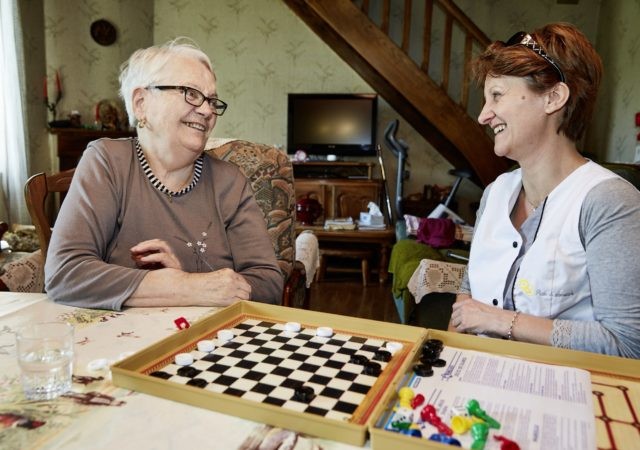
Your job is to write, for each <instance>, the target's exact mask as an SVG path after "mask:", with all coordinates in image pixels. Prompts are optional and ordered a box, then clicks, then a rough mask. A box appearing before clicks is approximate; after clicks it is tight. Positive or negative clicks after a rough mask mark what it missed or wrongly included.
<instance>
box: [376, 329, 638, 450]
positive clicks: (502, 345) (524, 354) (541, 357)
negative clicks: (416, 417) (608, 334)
mask: <svg viewBox="0 0 640 450" xmlns="http://www.w3.org/2000/svg"><path fill="white" fill-rule="evenodd" d="M427 331H428V336H427V339H431V338H433V339H440V340H442V342H443V343H444V345H445V346H451V347H456V348H460V349H466V350H476V351H481V352H485V353H491V354H495V355H500V356H505V357H511V358H516V359H523V360H527V361H531V362H538V363H545V364H554V365H558V366H567V367H575V368H579V369H584V370H587V371H589V372H590V373H591V383H592V390H601V388H600V387H599V386H602V385H610V386H624V388H625V389H626V390H627V391H626V394H627V397H628V398H631V399H635V402H633V404H631V403H628V404H625V403H626V401H625V402H623V401H619V402H617V403H616V405H615V407H616V408H618V407H619V408H623V409H624V410H627V409H629V408H634V407H635V410H634V412H633V414H635V415H636V417H637V415H638V409H640V360H634V359H629V358H618V357H613V356H606V355H600V354H595V353H590V352H582V351H575V350H567V349H561V348H551V347H548V346H542V345H535V344H527V343H523V342H514V341H507V340H503V339H491V338H482V337H477V336H470V335H465V334H460V333H449V332H446V331H439V330H431V329H429V330H427ZM414 358H415V359H416V361H417V359H418V358H419V355H414ZM414 362H415V361H414ZM406 367H407V368H408V369H407V372H406V373H405V375H404V376H403V377H399V378H397V379H396V382H395V383H394V386H392V388H391V389H388V390H387V392H386V394H385V395H386V397H385V398H384V399H383V400H382V404H383V405H384V408H382V409H381V410H380V411H379V412H380V415H379V416H378V421H377V422H375V423H374V424H373V425H372V426H371V427H370V435H371V446H372V449H373V450H397V449H398V448H402V449H403V450H424V449H451V448H453V447H450V446H448V445H445V444H441V443H438V442H434V441H429V440H427V439H418V438H415V437H410V436H404V435H402V434H399V433H394V432H392V431H387V430H384V429H383V426H384V422H385V418H386V417H388V414H389V413H390V411H391V409H392V408H393V406H394V405H395V404H396V403H397V399H398V397H397V390H398V389H399V388H401V387H402V386H404V385H405V383H406V381H407V377H408V375H410V373H409V372H410V371H411V367H412V364H409V365H407V366H406ZM618 403H619V404H618ZM594 413H595V415H596V419H597V420H596V442H597V446H598V448H607V449H612V450H616V449H617V450H622V449H632V448H637V447H636V446H637V443H638V439H639V438H640V432H638V430H637V429H633V426H631V425H629V426H628V429H630V430H631V433H629V432H626V433H625V432H624V431H622V432H621V431H620V430H618V431H617V432H616V430H615V429H612V427H610V426H609V424H608V423H607V421H603V420H601V419H602V417H599V416H602V415H606V414H605V412H603V411H601V408H600V405H598V404H594ZM633 414H631V413H630V414H629V415H630V416H631V415H633Z"/></svg>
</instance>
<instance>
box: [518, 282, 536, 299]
mask: <svg viewBox="0 0 640 450" xmlns="http://www.w3.org/2000/svg"><path fill="white" fill-rule="evenodd" d="M517 284H518V287H519V288H520V290H521V291H522V292H523V293H524V294H526V295H533V293H534V292H535V289H534V288H533V285H532V284H531V283H530V282H529V280H525V279H524V278H520V279H519V280H518V283H517Z"/></svg>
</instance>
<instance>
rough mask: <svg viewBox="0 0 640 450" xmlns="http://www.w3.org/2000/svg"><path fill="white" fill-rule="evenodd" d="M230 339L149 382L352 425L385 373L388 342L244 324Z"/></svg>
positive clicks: (172, 364) (168, 367) (279, 325)
mask: <svg viewBox="0 0 640 450" xmlns="http://www.w3.org/2000/svg"><path fill="white" fill-rule="evenodd" d="M229 331H231V332H232V333H233V337H232V338H231V339H230V340H229V341H226V342H224V341H222V342H221V341H218V345H216V346H215V347H214V348H213V350H211V351H210V352H206V351H200V350H198V349H197V348H196V349H194V350H192V351H191V352H190V354H191V356H192V357H193V363H191V364H188V365H178V364H176V363H175V362H170V363H169V364H168V365H166V366H165V367H163V368H161V369H160V370H156V371H153V372H151V373H150V375H151V376H154V377H158V378H162V379H165V380H167V381H170V382H174V383H178V384H185V385H190V386H197V387H200V388H202V389H205V390H209V391H212V392H217V393H221V394H227V395H232V396H235V397H240V398H244V399H247V400H252V401H256V402H260V403H265V404H270V405H276V406H280V407H282V408H285V409H289V410H293V411H298V412H305V413H310V414H316V415H319V416H323V417H327V418H330V419H336V420H349V419H351V417H352V414H354V413H355V412H356V410H357V408H358V406H359V405H364V404H366V402H365V397H366V395H367V394H368V392H369V390H370V389H371V387H372V386H373V385H374V384H375V382H376V381H377V380H378V375H379V374H381V373H382V372H384V369H385V367H386V365H387V361H388V360H390V359H391V353H390V352H389V351H388V350H386V348H385V345H386V344H387V343H386V342H385V341H383V340H381V339H376V338H367V337H362V336H353V335H348V334H344V333H335V334H333V335H332V336H330V337H321V336H317V335H316V329H315V328H301V329H300V331H297V332H296V331H288V330H287V329H286V328H285V324H283V323H278V322H273V321H265V320H260V319H246V320H244V321H243V322H241V323H238V324H236V325H235V326H234V327H233V328H232V329H230V330H229Z"/></svg>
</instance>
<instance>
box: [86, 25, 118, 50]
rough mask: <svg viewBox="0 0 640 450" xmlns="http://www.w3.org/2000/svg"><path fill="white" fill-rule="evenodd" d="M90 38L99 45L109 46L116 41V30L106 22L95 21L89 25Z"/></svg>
mask: <svg viewBox="0 0 640 450" xmlns="http://www.w3.org/2000/svg"><path fill="white" fill-rule="evenodd" d="M91 37H92V38H93V40H94V41H96V42H97V43H98V44H100V45H104V46H107V45H111V44H113V43H114V42H115V41H116V28H115V27H114V26H113V24H112V23H111V22H109V21H108V20H105V19H99V20H96V21H95V22H93V23H92V24H91Z"/></svg>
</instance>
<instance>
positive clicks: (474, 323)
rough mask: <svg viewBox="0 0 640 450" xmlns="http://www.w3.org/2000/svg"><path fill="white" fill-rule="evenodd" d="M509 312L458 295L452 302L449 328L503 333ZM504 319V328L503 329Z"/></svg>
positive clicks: (482, 332)
mask: <svg viewBox="0 0 640 450" xmlns="http://www.w3.org/2000/svg"><path fill="white" fill-rule="evenodd" d="M509 317H510V312H509V311H504V310H502V309H499V308H496V307H494V306H490V305H486V304H484V303H481V302H479V301H477V300H474V299H473V298H471V296H460V297H458V300H457V301H456V302H455V303H454V304H453V311H452V313H451V322H450V323H449V327H450V328H449V329H450V330H451V329H453V330H455V331H458V332H460V333H472V334H492V335H500V336H502V335H504V333H505V331H506V329H508V323H509V320H510V319H509ZM505 320H506V324H507V325H506V327H507V328H506V329H505Z"/></svg>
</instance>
